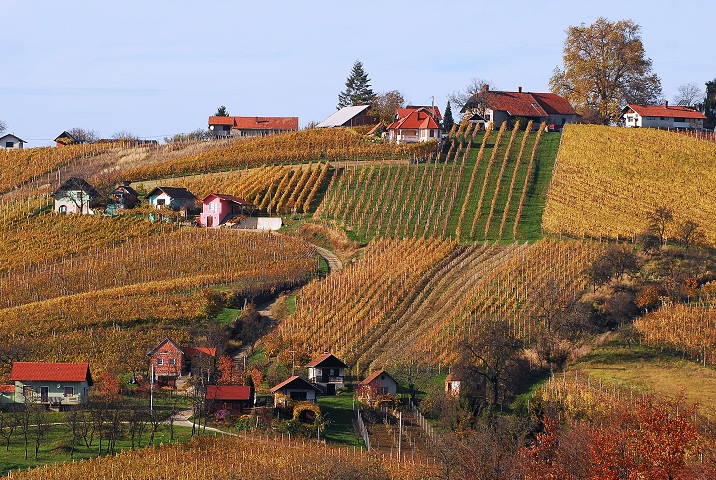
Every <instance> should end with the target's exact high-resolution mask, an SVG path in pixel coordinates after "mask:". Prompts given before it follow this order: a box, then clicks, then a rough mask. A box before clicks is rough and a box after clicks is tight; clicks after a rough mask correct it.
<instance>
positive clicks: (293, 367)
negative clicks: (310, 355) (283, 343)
mask: <svg viewBox="0 0 716 480" xmlns="http://www.w3.org/2000/svg"><path fill="white" fill-rule="evenodd" d="M288 353H290V354H291V376H292V377H293V376H294V375H295V370H296V350H289V351H288Z"/></svg>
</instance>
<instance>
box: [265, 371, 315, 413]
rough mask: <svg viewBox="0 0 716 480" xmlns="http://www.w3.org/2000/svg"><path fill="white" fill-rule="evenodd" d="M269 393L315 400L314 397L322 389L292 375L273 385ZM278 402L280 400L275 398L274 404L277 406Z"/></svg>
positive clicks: (297, 398) (294, 398)
mask: <svg viewBox="0 0 716 480" xmlns="http://www.w3.org/2000/svg"><path fill="white" fill-rule="evenodd" d="M271 393H273V394H274V395H276V394H277V393H280V394H282V395H285V396H287V397H288V398H290V399H291V400H296V401H304V400H306V401H309V402H315V401H316V397H317V396H318V395H319V394H321V393H322V391H321V389H320V388H318V387H317V386H316V385H314V384H312V383H310V382H309V381H307V380H305V379H303V378H301V377H299V376H298V375H294V376H292V377H290V378H288V379H286V380H284V381H283V382H281V383H279V384H278V385H276V386H275V387H273V388H272V389H271ZM280 403H281V402H280V401H279V400H278V399H277V400H276V405H277V406H279V404H280Z"/></svg>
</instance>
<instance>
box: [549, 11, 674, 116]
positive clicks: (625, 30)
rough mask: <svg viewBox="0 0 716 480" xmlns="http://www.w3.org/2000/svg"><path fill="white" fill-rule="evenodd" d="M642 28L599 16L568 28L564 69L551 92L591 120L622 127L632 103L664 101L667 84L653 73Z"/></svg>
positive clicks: (552, 81) (557, 74)
mask: <svg viewBox="0 0 716 480" xmlns="http://www.w3.org/2000/svg"><path fill="white" fill-rule="evenodd" d="M640 30H641V27H640V26H639V25H638V24H636V23H634V22H633V21H632V20H621V21H618V22H610V21H608V20H607V19H605V18H603V17H602V18H599V19H597V21H596V22H595V23H593V24H592V25H589V26H586V25H585V24H584V23H582V24H581V25H579V26H576V27H569V28H568V29H567V39H566V40H565V42H564V55H563V57H562V61H563V69H560V68H559V67H555V70H554V74H553V75H552V78H550V81H549V83H550V90H551V91H552V92H554V93H557V94H559V95H561V96H563V97H565V98H566V99H567V100H569V101H570V102H571V103H572V105H574V107H575V110H576V111H577V113H579V114H581V115H582V116H584V117H585V118H587V120H589V121H593V122H595V123H597V122H598V123H603V124H605V125H609V124H617V123H618V122H619V119H620V116H621V108H622V106H623V105H624V104H627V103H636V104H641V105H647V104H653V103H658V102H659V101H660V97H661V80H660V79H659V77H658V76H657V75H656V74H655V73H653V72H652V70H651V67H652V61H651V59H650V58H647V57H646V55H645V52H644V46H643V44H642V42H641V34H640Z"/></svg>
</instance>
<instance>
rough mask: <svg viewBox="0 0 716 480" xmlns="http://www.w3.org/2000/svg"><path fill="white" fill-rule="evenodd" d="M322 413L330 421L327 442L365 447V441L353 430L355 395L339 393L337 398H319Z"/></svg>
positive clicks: (326, 433)
mask: <svg viewBox="0 0 716 480" xmlns="http://www.w3.org/2000/svg"><path fill="white" fill-rule="evenodd" d="M318 405H319V406H320V407H321V413H322V415H323V416H324V417H325V418H326V420H328V421H329V425H328V428H327V429H326V431H325V438H326V441H327V442H331V443H338V444H341V445H348V446H357V447H358V446H364V443H363V439H362V438H361V437H360V436H358V435H356V434H355V432H354V430H353V394H351V393H339V394H338V395H336V396H321V397H319V398H318Z"/></svg>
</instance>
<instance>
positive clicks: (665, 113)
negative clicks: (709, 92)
mask: <svg viewBox="0 0 716 480" xmlns="http://www.w3.org/2000/svg"><path fill="white" fill-rule="evenodd" d="M628 108H631V109H632V110H634V111H635V112H636V113H638V114H639V115H640V116H642V117H669V118H677V117H678V118H692V119H702V120H703V119H706V115H704V114H703V113H701V112H699V111H698V110H694V109H693V108H689V107H682V106H679V105H674V106H671V105H669V106H664V105H632V104H629V105H628Z"/></svg>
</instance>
